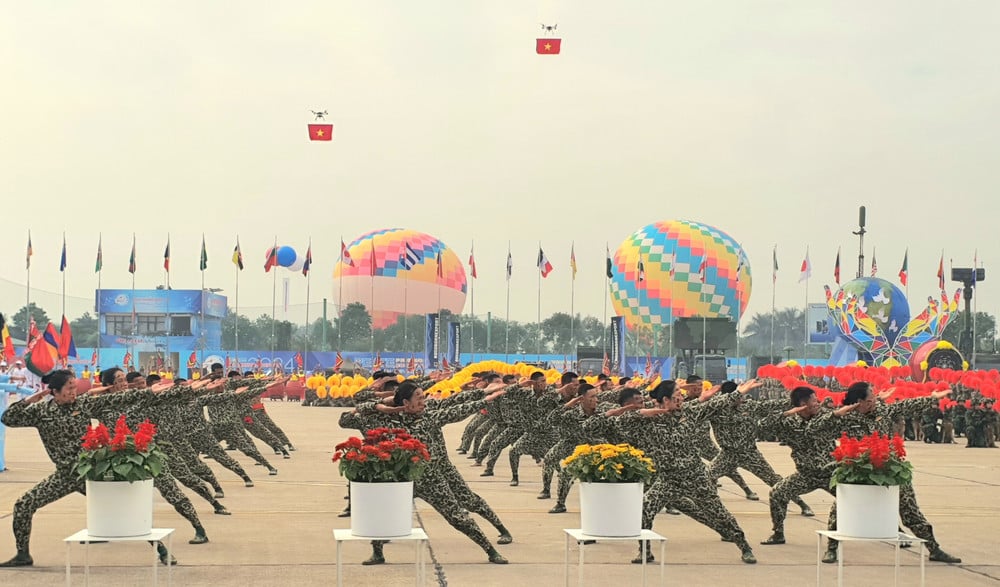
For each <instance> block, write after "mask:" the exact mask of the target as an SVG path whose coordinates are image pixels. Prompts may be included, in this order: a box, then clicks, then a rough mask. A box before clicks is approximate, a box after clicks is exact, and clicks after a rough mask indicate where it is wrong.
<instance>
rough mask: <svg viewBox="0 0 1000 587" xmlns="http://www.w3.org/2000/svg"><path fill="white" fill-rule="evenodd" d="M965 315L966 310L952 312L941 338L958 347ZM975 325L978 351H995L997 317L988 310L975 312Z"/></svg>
mask: <svg viewBox="0 0 1000 587" xmlns="http://www.w3.org/2000/svg"><path fill="white" fill-rule="evenodd" d="M965 317H966V313H965V312H964V311H963V312H956V313H954V314H952V315H951V321H950V322H949V323H948V326H946V327H945V329H944V332H943V333H942V335H941V338H943V339H944V340H947V341H948V342H950V343H952V344H953V345H955V347H956V348H957V347H958V341H959V338H961V334H962V332H963V331H964V330H965ZM975 326H976V328H975V330H976V332H975V337H976V338H975V340H976V352H978V353H992V352H994V348H995V343H994V341H995V340H996V334H997V333H996V319H995V318H994V317H993V316H991V315H989V314H987V313H986V312H975ZM969 329H970V330H971V329H972V324H969ZM966 359H967V360H970V361H971V358H970V357H966Z"/></svg>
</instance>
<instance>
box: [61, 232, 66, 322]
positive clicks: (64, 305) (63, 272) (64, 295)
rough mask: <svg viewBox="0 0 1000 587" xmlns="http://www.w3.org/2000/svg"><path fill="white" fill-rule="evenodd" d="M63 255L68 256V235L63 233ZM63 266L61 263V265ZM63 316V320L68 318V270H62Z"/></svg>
mask: <svg viewBox="0 0 1000 587" xmlns="http://www.w3.org/2000/svg"><path fill="white" fill-rule="evenodd" d="M62 254H63V256H64V258H65V255H66V233H65V232H63V250H62ZM60 264H61V263H60ZM62 315H63V318H65V317H66V268H65V267H63V269H62Z"/></svg>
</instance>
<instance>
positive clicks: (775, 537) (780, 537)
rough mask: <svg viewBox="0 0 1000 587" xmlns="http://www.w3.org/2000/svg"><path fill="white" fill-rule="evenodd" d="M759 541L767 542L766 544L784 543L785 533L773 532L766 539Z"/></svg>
mask: <svg viewBox="0 0 1000 587" xmlns="http://www.w3.org/2000/svg"><path fill="white" fill-rule="evenodd" d="M760 543H761V544H767V545H771V544H784V543H785V533H784V532H775V533H774V534H771V535H770V536H768V537H767V540H761V541H760Z"/></svg>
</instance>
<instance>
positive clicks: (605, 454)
mask: <svg viewBox="0 0 1000 587" xmlns="http://www.w3.org/2000/svg"><path fill="white" fill-rule="evenodd" d="M562 466H563V467H564V468H565V469H566V472H567V473H568V474H569V475H570V476H571V477H573V478H574V479H576V480H578V481H579V482H580V527H581V529H582V531H583V533H584V534H587V535H589V536H606V537H618V536H638V535H639V534H640V533H641V532H642V489H643V484H644V483H647V482H649V481H650V480H651V479H652V478H653V473H655V472H656V469H655V468H654V467H653V461H652V460H650V459H649V458H647V457H646V456H645V455H644V454H643V452H642V451H641V450H639V449H637V448H634V447H632V446H631V445H628V444H595V445H590V444H581V445H579V446H577V447H576V450H574V451H573V454H572V455H570V456H569V457H567V458H566V459H565V460H563V462H562Z"/></svg>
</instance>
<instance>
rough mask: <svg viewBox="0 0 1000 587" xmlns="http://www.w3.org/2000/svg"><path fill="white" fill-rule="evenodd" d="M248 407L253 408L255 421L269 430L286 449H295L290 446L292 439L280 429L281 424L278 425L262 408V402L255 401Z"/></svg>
mask: <svg viewBox="0 0 1000 587" xmlns="http://www.w3.org/2000/svg"><path fill="white" fill-rule="evenodd" d="M258 406H259V407H258ZM250 407H251V408H253V410H254V412H253V419H254V421H255V422H260V423H261V424H263V426H264V428H267V429H268V430H269V431H270V432H271V434H273V435H274V436H275V437H276V438H277V439H278V440H279V441H280V442H281V444H282V445H284V446H285V447H286V448H287V449H288V450H295V448H293V447H292V441H291V440H289V439H288V436H287V435H286V434H285V431H284V430H282V429H281V426H278V424H277V423H276V422H275V421H274V420H272V419H271V416H270V415H269V414H268V413H267V411H266V410H265V409H264V404H262V403H261V402H260V401H259V400H258V401H257V403H255V404H253V405H252V406H250Z"/></svg>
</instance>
